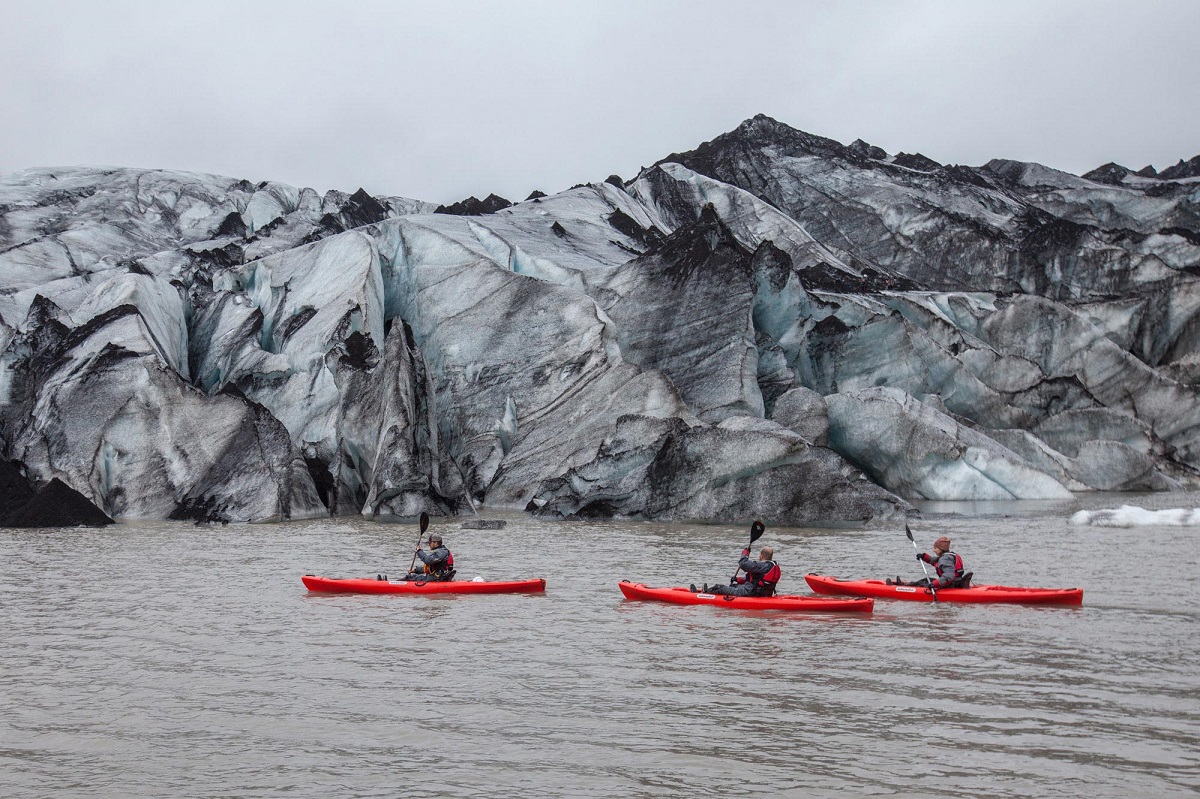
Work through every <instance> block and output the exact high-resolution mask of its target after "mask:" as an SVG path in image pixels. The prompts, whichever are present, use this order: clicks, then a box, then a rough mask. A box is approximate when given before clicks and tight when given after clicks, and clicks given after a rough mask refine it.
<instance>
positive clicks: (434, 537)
mask: <svg viewBox="0 0 1200 799" xmlns="http://www.w3.org/2000/svg"><path fill="white" fill-rule="evenodd" d="M434 541H437V542H438V543H439V544H440V543H442V537H441V536H440V535H438V534H437V533H430V534H429V543H431V544H432V543H433V542H434Z"/></svg>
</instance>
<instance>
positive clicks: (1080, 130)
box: [0, 0, 1200, 202]
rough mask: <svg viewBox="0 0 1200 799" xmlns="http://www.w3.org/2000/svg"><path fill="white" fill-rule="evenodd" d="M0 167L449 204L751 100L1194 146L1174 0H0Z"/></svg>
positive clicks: (882, 122) (634, 152)
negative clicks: (223, 179) (112, 169)
mask: <svg viewBox="0 0 1200 799" xmlns="http://www.w3.org/2000/svg"><path fill="white" fill-rule="evenodd" d="M0 6H2V9H3V19H4V25H3V28H2V29H0V174H3V173H8V172H13V171H16V170H19V169H24V168H26V167H32V166H60V165H73V164H98V165H116V166H136V167H155V168H169V169H181V170H189V171H198V172H214V173H218V174H223V175H230V176H235V177H244V178H249V179H251V180H254V181H258V180H278V181H283V182H285V183H291V184H295V185H299V186H311V187H313V188H316V189H318V190H322V191H323V190H325V189H330V188H338V189H343V190H347V191H352V190H354V189H356V188H358V187H359V186H362V187H364V188H366V189H367V190H368V191H369V192H371V193H372V194H389V195H399V196H405V197H413V198H418V199H424V200H432V201H437V202H451V201H454V200H458V199H462V198H464V197H466V196H468V195H471V194H474V195H476V196H478V197H483V196H485V195H487V194H488V193H489V192H496V193H497V194H501V195H503V196H505V197H508V198H509V199H514V200H515V199H522V198H524V197H525V196H526V195H528V194H529V192H530V191H532V190H533V189H540V190H542V191H545V192H547V193H553V192H556V191H560V190H562V189H565V188H567V187H569V186H571V185H572V184H575V183H583V182H591V181H599V180H603V179H604V178H605V177H607V176H608V175H610V174H613V173H617V174H619V175H621V176H622V177H626V178H628V177H630V176H632V175H633V174H635V173H636V172H637V170H638V169H639V168H640V167H641V166H643V165H647V164H651V163H653V162H654V161H656V160H658V159H659V158H662V157H663V156H665V155H667V154H669V153H671V152H673V151H680V150H687V149H692V148H694V147H695V146H696V145H698V144H700V143H701V142H703V141H706V140H708V139H711V138H713V137H714V136H717V135H719V134H721V133H723V132H725V131H728V130H731V129H732V128H734V127H736V126H737V125H738V123H740V122H741V121H742V120H744V119H746V118H748V117H751V116H753V115H755V114H758V113H765V114H768V115H770V116H772V117H775V118H776V119H778V120H780V121H781V122H784V123H787V124H789V125H791V126H793V127H796V128H800V129H802V130H806V131H809V132H811V133H817V134H821V135H824V136H829V137H831V138H834V139H838V140H839V141H842V142H844V143H849V142H850V141H853V140H854V139H856V138H862V139H864V140H866V141H868V142H870V143H872V144H876V145H878V146H881V147H883V148H884V149H886V150H887V151H888V152H891V153H895V152H898V151H906V152H922V153H924V154H925V155H928V156H930V157H931V158H934V159H936V160H938V161H941V162H943V163H961V164H969V165H979V164H982V163H984V162H986V161H987V160H988V159H990V158H1000V157H1002V158H1013V159H1020V160H1029V161H1038V162H1040V163H1043V164H1047V165H1049V166H1053V167H1057V168H1059V169H1065V170H1067V171H1070V172H1075V173H1080V172H1084V171H1087V170H1089V169H1091V168H1093V167H1096V166H1099V165H1100V164H1103V163H1105V162H1107V161H1117V162H1118V163H1122V164H1125V165H1126V166H1129V167H1132V168H1134V169H1137V168H1140V167H1142V166H1145V165H1146V164H1153V165H1154V166H1156V167H1158V168H1159V169H1162V168H1163V167H1166V166H1169V165H1171V164H1173V163H1175V162H1176V161H1178V160H1179V159H1180V158H1190V157H1192V156H1194V155H1196V154H1198V153H1200V124H1198V123H1200V55H1198V50H1200V48H1198V47H1197V43H1196V42H1197V31H1200V2H1196V0H1176V1H1175V2H1154V1H1153V0H1138V2H1128V3H1116V2H1074V1H1072V2H1065V1H1064V2H1055V0H1041V1H1040V2H996V3H983V2H966V1H956V2H887V3H885V2H837V3H834V2H830V0H820V1H819V2H808V1H807V0H804V1H800V0H790V1H788V2H758V3H756V2H749V1H748V0H725V1H724V2H700V1H699V0H697V1H696V2H665V1H664V2H654V0H635V2H619V1H618V0H605V2H595V3H582V2H569V0H551V1H550V2H522V1H521V0H503V1H502V2H486V3H485V2H451V1H450V0H446V1H445V2H438V1H437V0H428V1H427V2H420V3H403V2H372V1H369V0H339V2H336V3H334V2H304V1H303V0H288V1H287V2H254V1H253V0H236V2H224V0H203V2H187V3H182V2H173V0H157V2H114V1H109V0H106V1H105V2H54V0H30V1H26V0H0Z"/></svg>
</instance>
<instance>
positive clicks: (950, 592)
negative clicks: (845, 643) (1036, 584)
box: [804, 574, 1083, 605]
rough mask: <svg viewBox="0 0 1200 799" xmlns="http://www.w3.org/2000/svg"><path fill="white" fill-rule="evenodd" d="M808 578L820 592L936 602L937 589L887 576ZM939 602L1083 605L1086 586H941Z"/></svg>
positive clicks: (810, 583)
mask: <svg viewBox="0 0 1200 799" xmlns="http://www.w3.org/2000/svg"><path fill="white" fill-rule="evenodd" d="M804 579H805V580H807V581H808V585H809V587H810V588H812V590H814V591H816V592H817V593H818V594H834V595H842V596H872V597H879V598H881V599H903V600H907V601H909V602H932V601H933V593H932V592H931V591H930V590H929V589H927V588H924V587H922V586H913V585H888V584H887V583H885V582H884V581H883V580H840V579H838V578H837V577H828V576H826V575H823V574H806V575H805V576H804ZM937 601H938V602H970V603H978V604H986V603H1009V604H1021V605H1082V604H1083V589H1082V588H1021V587H1019V586H1013V585H973V586H971V587H970V588H939V589H938V591H937Z"/></svg>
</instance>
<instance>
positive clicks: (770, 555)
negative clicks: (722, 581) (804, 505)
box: [691, 547, 783, 596]
mask: <svg viewBox="0 0 1200 799" xmlns="http://www.w3.org/2000/svg"><path fill="white" fill-rule="evenodd" d="M742 572H745V573H746V574H745V576H744V577H743V576H742V574H741V573H742ZM781 576H783V572H782V571H781V570H780V568H779V564H778V563H776V562H775V550H774V549H772V548H771V547H763V548H762V549H761V550H760V551H759V553H758V560H751V559H750V550H749V549H748V548H747V549H743V550H742V559H741V560H739V561H738V575H737V576H736V577H735V578H734V579H733V581H732V582H731V583H730V584H729V585H705V586H704V589H703V590H704V592H705V593H707V594H728V595H729V596H774V595H775V585H776V584H777V583H778V582H779V578H780V577H781ZM691 588H692V590H693V591H696V586H694V585H693V586H691Z"/></svg>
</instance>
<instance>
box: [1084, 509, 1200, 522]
mask: <svg viewBox="0 0 1200 799" xmlns="http://www.w3.org/2000/svg"><path fill="white" fill-rule="evenodd" d="M1071 524H1076V525H1091V526H1093V527H1200V508H1192V509H1191V510H1188V509H1187V508H1170V509H1168V510H1146V509H1145V508H1139V507H1137V506H1136V505H1122V506H1121V507H1119V508H1117V509H1116V510H1081V511H1079V512H1077V513H1076V514H1075V515H1073V516H1072V517H1071Z"/></svg>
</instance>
